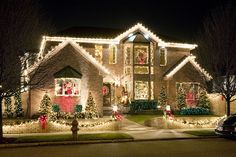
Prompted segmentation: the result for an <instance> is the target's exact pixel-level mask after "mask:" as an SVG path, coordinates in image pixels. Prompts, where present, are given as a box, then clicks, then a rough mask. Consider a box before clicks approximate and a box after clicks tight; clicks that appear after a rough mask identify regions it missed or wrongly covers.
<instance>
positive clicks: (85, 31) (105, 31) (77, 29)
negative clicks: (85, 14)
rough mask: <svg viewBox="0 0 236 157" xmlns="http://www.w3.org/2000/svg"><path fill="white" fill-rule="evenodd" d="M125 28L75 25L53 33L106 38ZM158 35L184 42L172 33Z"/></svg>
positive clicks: (172, 40) (114, 36)
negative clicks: (171, 34)
mask: <svg viewBox="0 0 236 157" xmlns="http://www.w3.org/2000/svg"><path fill="white" fill-rule="evenodd" d="M125 31H126V30H125V29H118V28H101V27H81V26H74V27H70V28H66V29H64V30H62V31H59V32H57V33H56V34H53V35H55V36H65V37H78V38H105V39H113V38H116V37H117V36H119V35H120V34H122V33H123V32H125ZM158 36H159V37H160V38H161V39H163V40H164V41H171V42H184V39H178V38H176V37H172V36H170V35H166V34H165V35H164V34H162V33H160V32H159V33H158Z"/></svg>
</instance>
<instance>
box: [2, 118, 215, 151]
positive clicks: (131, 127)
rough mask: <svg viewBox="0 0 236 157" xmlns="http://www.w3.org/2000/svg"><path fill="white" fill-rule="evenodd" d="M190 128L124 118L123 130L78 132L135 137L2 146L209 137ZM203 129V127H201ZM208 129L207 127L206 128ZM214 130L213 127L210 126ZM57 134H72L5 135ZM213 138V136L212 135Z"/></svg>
mask: <svg viewBox="0 0 236 157" xmlns="http://www.w3.org/2000/svg"><path fill="white" fill-rule="evenodd" d="M188 130H198V129H156V128H153V127H146V126H143V125H140V124H138V123H135V122H133V121H130V120H128V119H125V118H124V119H123V120H122V123H121V130H119V131H93V132H87V131H79V132H78V134H89V133H91V134H95V133H125V134H129V135H131V136H132V137H133V138H134V139H122V140H93V141H61V142H38V143H22V144H1V145H0V148H5V147H24V146H25V147H29V146H42V145H66V144H87V143H105V142H106V143H107V142H131V141H136V142H137V141H150V140H177V139H199V138H209V137H199V136H194V135H189V134H186V133H184V131H188ZM199 130H201V129H199ZM204 130H207V129H204ZM209 130H212V128H209ZM55 134H71V132H70V131H68V132H57V133H33V134H4V137H19V136H32V135H55ZM211 138H213V137H211Z"/></svg>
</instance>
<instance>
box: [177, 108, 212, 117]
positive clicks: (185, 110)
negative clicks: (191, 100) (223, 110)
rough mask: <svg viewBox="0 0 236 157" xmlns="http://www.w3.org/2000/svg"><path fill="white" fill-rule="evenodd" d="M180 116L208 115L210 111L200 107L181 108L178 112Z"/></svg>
mask: <svg viewBox="0 0 236 157" xmlns="http://www.w3.org/2000/svg"><path fill="white" fill-rule="evenodd" d="M180 114H181V115H209V114H210V110H209V109H206V108H202V107H196V108H183V109H181V110H180Z"/></svg>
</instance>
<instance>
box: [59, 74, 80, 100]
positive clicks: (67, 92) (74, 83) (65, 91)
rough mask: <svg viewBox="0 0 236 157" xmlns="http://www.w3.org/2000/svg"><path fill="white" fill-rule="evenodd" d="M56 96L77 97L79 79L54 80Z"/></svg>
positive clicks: (78, 93)
mask: <svg viewBox="0 0 236 157" xmlns="http://www.w3.org/2000/svg"><path fill="white" fill-rule="evenodd" d="M55 94H56V96H79V95H80V79H76V78H66V79H64V78H61V79H55Z"/></svg>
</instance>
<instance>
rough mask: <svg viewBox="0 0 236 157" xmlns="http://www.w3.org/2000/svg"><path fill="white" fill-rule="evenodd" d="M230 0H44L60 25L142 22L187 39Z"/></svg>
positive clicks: (109, 25)
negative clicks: (214, 11)
mask: <svg viewBox="0 0 236 157" xmlns="http://www.w3.org/2000/svg"><path fill="white" fill-rule="evenodd" d="M226 1H227V0H223V2H222V1H220V0H195V1H193V0H136V1H133V0H109V1H108V0H98V1H89V0H42V2H43V3H42V4H43V8H44V9H45V11H46V13H47V14H48V15H49V16H51V17H52V19H53V23H54V25H55V27H56V29H57V30H58V31H59V30H63V29H65V28H68V27H71V26H94V27H105V28H106V27H107V28H124V29H126V28H129V27H131V26H132V25H134V24H136V23H137V22H140V23H142V24H144V25H145V26H146V27H148V28H150V29H151V30H152V31H154V32H155V33H157V34H158V33H161V34H164V35H169V36H172V37H177V38H180V39H181V38H183V39H186V40H190V39H192V38H193V37H194V36H196V33H197V31H198V30H199V27H200V26H201V23H202V19H203V18H204V17H205V16H206V15H207V14H208V13H209V12H210V11H211V10H212V9H214V8H215V7H216V6H220V5H222V3H225V2H226Z"/></svg>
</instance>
